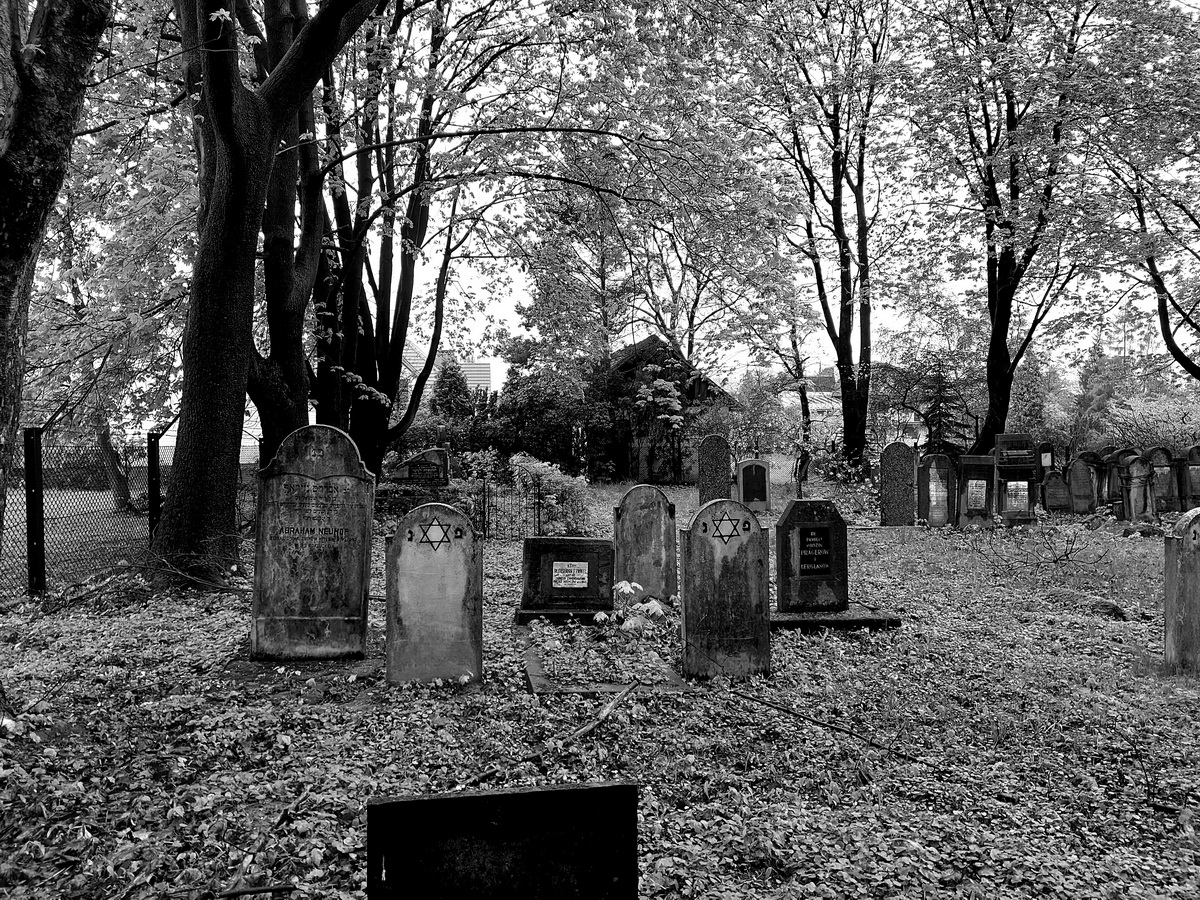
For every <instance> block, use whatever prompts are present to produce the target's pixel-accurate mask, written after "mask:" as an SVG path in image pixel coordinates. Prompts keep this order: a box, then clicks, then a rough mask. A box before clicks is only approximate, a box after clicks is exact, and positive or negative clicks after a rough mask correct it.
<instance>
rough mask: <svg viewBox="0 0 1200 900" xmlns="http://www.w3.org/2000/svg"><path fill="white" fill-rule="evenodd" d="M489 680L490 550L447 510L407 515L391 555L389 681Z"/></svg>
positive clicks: (432, 507)
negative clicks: (486, 609) (486, 554)
mask: <svg viewBox="0 0 1200 900" xmlns="http://www.w3.org/2000/svg"><path fill="white" fill-rule="evenodd" d="M464 676H465V677H466V678H468V679H469V680H471V681H478V680H480V679H481V678H482V677H483V545H482V543H481V542H480V541H478V540H476V537H475V529H474V528H473V527H472V525H471V520H470V519H469V518H468V517H467V516H466V515H465V514H464V513H462V512H461V511H459V510H457V509H455V508H454V507H453V506H447V505H446V504H444V503H426V504H425V505H423V506H418V507H417V508H416V509H414V510H413V511H412V512H410V513H409V514H408V515H406V516H405V517H404V518H403V519H402V520H401V521H400V524H399V525H398V526H397V528H396V533H395V535H394V536H393V538H392V540H391V541H389V542H388V549H387V680H388V681H391V682H395V683H403V682H407V681H425V682H428V681H434V680H436V679H444V680H447V681H459V680H460V679H461V678H463V677H464Z"/></svg>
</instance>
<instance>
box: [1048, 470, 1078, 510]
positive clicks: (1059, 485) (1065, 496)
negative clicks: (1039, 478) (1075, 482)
mask: <svg viewBox="0 0 1200 900" xmlns="http://www.w3.org/2000/svg"><path fill="white" fill-rule="evenodd" d="M1042 505H1043V506H1044V507H1045V508H1046V512H1052V513H1066V512H1070V511H1071V492H1070V491H1069V490H1067V482H1066V479H1064V478H1063V476H1062V473H1061V472H1047V473H1046V479H1045V481H1043V482H1042Z"/></svg>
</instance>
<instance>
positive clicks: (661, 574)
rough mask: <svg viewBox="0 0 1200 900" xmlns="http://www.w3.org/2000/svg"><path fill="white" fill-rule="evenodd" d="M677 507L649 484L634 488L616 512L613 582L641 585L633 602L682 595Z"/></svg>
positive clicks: (614, 514) (614, 517)
mask: <svg viewBox="0 0 1200 900" xmlns="http://www.w3.org/2000/svg"><path fill="white" fill-rule="evenodd" d="M675 534H676V531H675V504H674V503H672V502H670V501H669V500H668V499H667V495H666V494H664V493H663V492H662V490H661V489H659V488H656V487H654V486H653V485H650V484H639V485H635V486H634V487H631V488H630V489H629V490H627V491H626V492H625V495H624V496H623V497H621V502H620V503H619V504H618V505H617V506H616V507H614V508H613V557H614V561H613V578H614V580H615V581H617V582H621V581H627V582H629V583H631V584H636V585H638V588H637V589H636V590H635V595H634V599H636V600H643V599H645V598H646V597H655V598H657V599H659V600H666V599H668V598H670V597H674V596H676V595H677V594H678V593H679V580H678V572H677V569H678V566H677V560H676V557H677V554H676V536H675Z"/></svg>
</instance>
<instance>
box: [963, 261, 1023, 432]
mask: <svg viewBox="0 0 1200 900" xmlns="http://www.w3.org/2000/svg"><path fill="white" fill-rule="evenodd" d="M1021 274H1022V272H1021V270H1020V269H1019V268H1018V265H1017V260H1016V257H1015V255H1014V253H1013V250H1012V249H1011V248H1005V249H1003V250H1001V251H1000V253H999V255H998V256H997V255H992V256H989V258H988V272H987V277H988V313H989V317H990V318H991V325H992V329H991V336H990V339H989V341H988V355H987V385H988V408H987V415H986V416H984V419H983V428H982V429H980V431H979V435H978V437H976V438H975V443H974V444H973V445H972V446H971V451H970V452H971V453H972V454H974V455H982V454H985V453H988V452H989V451H990V450H991V449H992V448H993V447H995V446H996V435H998V434H1004V427H1005V423H1006V422H1007V421H1008V408H1009V405H1010V402H1011V399H1012V383H1013V369H1012V354H1011V353H1010V352H1009V349H1008V329H1009V325H1010V324H1011V322H1012V309H1013V300H1014V298H1015V297H1016V292H1017V286H1018V285H1019V284H1020V280H1021Z"/></svg>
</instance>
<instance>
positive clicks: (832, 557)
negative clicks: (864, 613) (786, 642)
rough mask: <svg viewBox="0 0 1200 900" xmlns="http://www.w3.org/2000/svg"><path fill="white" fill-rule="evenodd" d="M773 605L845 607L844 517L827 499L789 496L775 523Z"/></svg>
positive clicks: (832, 609)
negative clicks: (789, 499)
mask: <svg viewBox="0 0 1200 900" xmlns="http://www.w3.org/2000/svg"><path fill="white" fill-rule="evenodd" d="M775 592H776V597H777V599H776V608H777V609H778V610H779V611H780V612H781V613H790V612H813V611H825V612H835V611H840V610H844V609H847V608H848V607H849V605H850V587H849V578H848V576H847V555H846V520H845V519H843V518H842V514H841V513H840V512H838V508H837V507H836V506H835V505H834V504H833V501H831V500H792V501H790V502H789V503H788V505H787V509H785V510H784V511H783V515H782V516H780V517H779V521H778V522H777V523H776V525H775Z"/></svg>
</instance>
